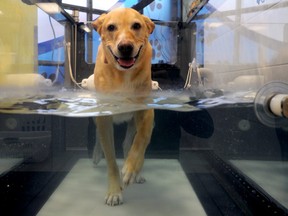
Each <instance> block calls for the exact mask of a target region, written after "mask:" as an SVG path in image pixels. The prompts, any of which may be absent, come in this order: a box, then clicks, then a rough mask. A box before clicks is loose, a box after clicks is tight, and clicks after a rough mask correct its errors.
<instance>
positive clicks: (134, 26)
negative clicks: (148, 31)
mask: <svg viewBox="0 0 288 216" xmlns="http://www.w3.org/2000/svg"><path fill="white" fill-rule="evenodd" d="M140 28H141V25H140V23H134V24H133V25H132V29H133V30H139V29H140Z"/></svg>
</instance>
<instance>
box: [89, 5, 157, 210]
mask: <svg viewBox="0 0 288 216" xmlns="http://www.w3.org/2000/svg"><path fill="white" fill-rule="evenodd" d="M93 27H94V28H95V30H96V31H97V32H98V33H99V35H100V36H101V44H100V46H99V48H98V55H97V58H96V66H95V69H94V84H95V88H96V91H97V92H101V93H105V94H116V93H120V94H125V95H130V96H137V95H140V96H141V98H142V99H143V98H145V97H147V96H148V95H149V93H150V91H151V89H152V87H151V82H152V80H151V57H152V48H151V45H150V43H149V41H148V37H149V35H150V34H151V33H152V32H153V30H154V27H155V26H154V23H153V22H152V21H151V20H150V19H149V18H148V17H146V16H144V15H141V14H140V13H139V12H137V11H136V10H134V9H131V8H118V9H115V10H112V11H110V12H109V13H107V14H102V15H101V16H100V17H99V18H98V19H97V20H96V21H94V22H93ZM131 119H132V121H133V122H132V123H129V125H128V129H129V128H130V129H129V130H130V132H129V131H128V132H127V134H128V137H129V136H130V137H132V140H133V142H132V145H131V148H130V150H129V152H128V154H127V157H126V158H125V162H124V166H123V168H122V180H121V179H120V173H119V169H118V166H117V164H116V159H115V149H114V138H113V122H114V123H115V122H116V123H117V122H121V121H130V120H131ZM153 121H154V110H152V109H151V110H143V111H135V112H133V113H127V114H123V115H114V116H100V117H96V126H97V139H98V140H99V142H100V143H101V146H102V149H103V152H104V155H105V158H106V161H107V165H108V180H109V182H108V192H107V196H106V198H105V202H106V204H107V205H110V206H114V205H119V204H122V203H123V198H122V189H123V184H124V186H127V185H129V184H132V183H133V182H135V180H136V177H137V175H138V174H139V172H140V170H141V168H142V165H143V162H144V154H145V150H146V147H147V145H148V144H149V142H150V138H151V134H152V129H153ZM129 133H130V135H129ZM127 134H126V135H127Z"/></svg>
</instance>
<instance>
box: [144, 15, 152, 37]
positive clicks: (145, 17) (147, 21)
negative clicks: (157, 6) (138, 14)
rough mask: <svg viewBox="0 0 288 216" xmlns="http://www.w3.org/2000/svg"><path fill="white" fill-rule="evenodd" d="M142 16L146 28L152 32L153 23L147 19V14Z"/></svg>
mask: <svg viewBox="0 0 288 216" xmlns="http://www.w3.org/2000/svg"><path fill="white" fill-rule="evenodd" d="M142 16H143V18H144V21H145V23H146V26H147V29H148V32H149V34H152V32H153V30H154V28H155V24H154V23H153V22H152V20H151V19H149V18H148V17H147V16H144V15H142Z"/></svg>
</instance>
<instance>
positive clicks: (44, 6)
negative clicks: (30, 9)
mask: <svg viewBox="0 0 288 216" xmlns="http://www.w3.org/2000/svg"><path fill="white" fill-rule="evenodd" d="M35 4H36V5H37V6H38V7H39V8H40V9H41V10H43V11H44V12H46V13H48V14H57V13H61V11H62V9H61V8H60V6H59V5H58V4H57V3H55V2H40V3H35Z"/></svg>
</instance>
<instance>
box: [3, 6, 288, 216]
mask: <svg viewBox="0 0 288 216" xmlns="http://www.w3.org/2000/svg"><path fill="white" fill-rule="evenodd" d="M118 7H129V8H130V7H132V8H134V9H135V10H137V11H139V12H140V13H142V14H144V15H145V16H148V17H149V18H150V19H151V20H152V21H153V22H154V23H155V29H154V31H153V33H152V34H151V35H150V37H149V43H150V44H151V45H152V48H153V55H152V60H151V63H152V67H151V70H152V73H151V77H152V80H153V82H152V92H151V94H150V95H149V97H148V98H147V100H145V101H142V102H141V103H135V102H133V100H130V99H131V97H130V98H128V97H127V95H121V94H119V95H110V96H107V95H102V94H100V93H99V92H96V91H95V89H94V75H93V70H94V67H95V59H96V55H97V50H98V46H99V44H100V42H101V39H100V37H99V35H98V33H97V32H96V31H95V30H94V29H93V26H92V24H91V23H92V22H93V21H94V20H96V19H97V18H98V17H99V15H101V14H102V13H105V12H108V11H110V10H112V9H115V8H118ZM287 9H288V0H167V1H163V0H148V1H147V0H106V1H97V0H83V1H77V0H57V1H56V0H55V1H54V0H49V1H48V0H47V1H46V0H22V1H15V0H13V1H11V0H1V1H0V27H1V29H2V30H1V32H0V198H1V202H0V215H29V216H30V215H45V216H47V215H53V216H54V215H123V216H124V215H125V216H129V215H139V216H141V215H165V216H169V215H171V216H172V215H173V216H174V215H181V216H186V215H187V216H188V215H212V216H214V215H288V186H287V185H288V120H287V118H288V72H287V70H288V52H287V50H288V13H287ZM134 97H135V98H136V100H137V98H140V97H141V95H134ZM135 98H134V99H135ZM134 101H135V100H134ZM145 109H154V110H155V119H154V128H153V133H152V137H151V141H150V144H149V146H148V148H147V150H146V155H145V162H144V166H143V176H144V177H145V179H146V182H145V183H143V184H133V185H131V186H129V187H128V188H125V189H124V191H123V195H124V203H123V205H120V206H117V207H110V206H107V205H105V202H104V196H105V191H106V189H107V165H106V163H105V160H104V156H103V159H101V161H100V162H99V163H98V164H97V165H95V164H93V160H92V154H93V151H94V147H95V144H96V137H97V133H96V131H97V128H96V126H95V122H94V120H95V117H96V116H110V115H118V114H123V113H124V114H125V113H127V112H133V111H137V110H145ZM127 127H129V124H127V123H123V124H118V125H115V126H114V141H115V150H116V156H117V163H118V166H119V168H120V169H121V167H122V166H123V163H124V160H125V159H124V153H123V147H122V144H123V142H125V141H126V139H125V133H126V129H127ZM132 138H133V137H132ZM98 153H99V154H100V155H101V153H102V150H101V149H98Z"/></svg>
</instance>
